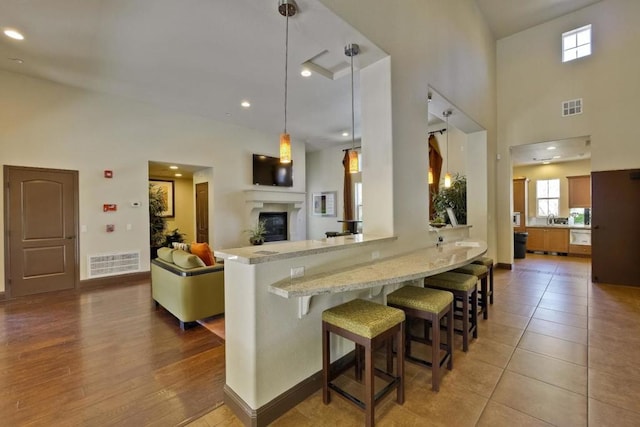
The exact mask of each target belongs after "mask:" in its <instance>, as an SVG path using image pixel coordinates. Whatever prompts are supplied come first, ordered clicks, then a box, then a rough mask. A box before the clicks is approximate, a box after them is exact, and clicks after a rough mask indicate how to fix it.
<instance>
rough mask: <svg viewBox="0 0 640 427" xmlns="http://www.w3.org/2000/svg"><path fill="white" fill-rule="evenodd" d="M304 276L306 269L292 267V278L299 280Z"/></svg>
mask: <svg viewBox="0 0 640 427" xmlns="http://www.w3.org/2000/svg"><path fill="white" fill-rule="evenodd" d="M302 276H304V267H291V278H292V279H297V278H298V277H302Z"/></svg>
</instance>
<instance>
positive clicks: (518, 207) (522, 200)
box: [513, 178, 528, 232]
mask: <svg viewBox="0 0 640 427" xmlns="http://www.w3.org/2000/svg"><path fill="white" fill-rule="evenodd" d="M513 211H514V212H520V226H514V227H513V231H515V232H522V231H525V228H526V222H527V220H526V218H527V215H528V212H527V179H526V178H515V179H514V180H513Z"/></svg>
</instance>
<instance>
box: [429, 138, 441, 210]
mask: <svg viewBox="0 0 640 427" xmlns="http://www.w3.org/2000/svg"><path fill="white" fill-rule="evenodd" d="M429 168H430V169H431V170H432V172H433V184H429V218H433V217H434V216H435V214H436V210H435V207H434V206H433V200H434V198H435V196H436V194H438V189H439V188H440V174H441V173H442V154H440V147H439V146H438V140H437V139H436V137H435V135H434V134H431V135H429Z"/></svg>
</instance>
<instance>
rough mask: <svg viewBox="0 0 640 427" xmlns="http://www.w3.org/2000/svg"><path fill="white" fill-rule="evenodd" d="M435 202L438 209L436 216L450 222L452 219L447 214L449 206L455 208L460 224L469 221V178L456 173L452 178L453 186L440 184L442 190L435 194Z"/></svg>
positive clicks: (436, 209)
mask: <svg viewBox="0 0 640 427" xmlns="http://www.w3.org/2000/svg"><path fill="white" fill-rule="evenodd" d="M433 204H434V207H435V211H436V218H442V219H446V222H447V223H448V224H449V223H451V220H450V219H449V216H448V215H447V208H451V209H453V212H454V213H455V214H456V219H457V220H458V224H466V223H467V178H466V177H465V176H464V175H460V174H455V176H454V177H453V179H452V180H451V187H449V188H445V187H444V185H441V186H440V190H439V191H438V192H437V193H436V194H435V196H434V199H433Z"/></svg>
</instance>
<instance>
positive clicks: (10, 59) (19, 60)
mask: <svg viewBox="0 0 640 427" xmlns="http://www.w3.org/2000/svg"><path fill="white" fill-rule="evenodd" d="M9 61H13V62H15V63H16V64H24V61H23V60H22V59H20V58H9Z"/></svg>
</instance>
